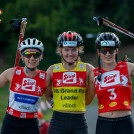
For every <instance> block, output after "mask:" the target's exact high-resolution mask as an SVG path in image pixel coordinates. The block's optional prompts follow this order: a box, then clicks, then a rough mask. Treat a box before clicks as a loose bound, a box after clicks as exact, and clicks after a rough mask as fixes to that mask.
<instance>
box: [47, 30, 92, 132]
mask: <svg viewBox="0 0 134 134" xmlns="http://www.w3.org/2000/svg"><path fill="white" fill-rule="evenodd" d="M82 43H83V40H82V37H81V36H80V34H78V33H76V32H72V31H68V32H63V33H62V34H60V35H59V37H58V40H57V44H58V51H57V52H58V54H59V55H60V56H61V60H62V63H57V64H54V65H52V66H50V67H49V68H48V70H47V73H49V74H50V75H51V78H52V84H53V102H54V104H53V116H52V119H51V122H50V127H49V130H48V134H88V128H87V123H86V120H85V114H84V113H85V110H86V109H85V94H86V92H87V90H86V88H87V82H86V80H87V78H89V75H90V72H91V71H92V70H93V69H94V67H93V66H92V65H90V64H87V63H83V62H81V61H80V57H79V54H80V53H82V48H83V47H82ZM90 82H91V81H90V79H88V83H90Z"/></svg>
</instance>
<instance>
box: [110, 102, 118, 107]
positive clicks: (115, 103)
mask: <svg viewBox="0 0 134 134" xmlns="http://www.w3.org/2000/svg"><path fill="white" fill-rule="evenodd" d="M116 105H117V102H111V103H110V104H109V106H110V107H115V106H116Z"/></svg>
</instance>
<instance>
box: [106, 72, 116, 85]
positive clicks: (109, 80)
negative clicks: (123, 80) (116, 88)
mask: <svg viewBox="0 0 134 134" xmlns="http://www.w3.org/2000/svg"><path fill="white" fill-rule="evenodd" d="M115 77H117V74H114V75H112V74H111V75H109V76H106V77H104V82H105V83H111V82H114V81H115Z"/></svg>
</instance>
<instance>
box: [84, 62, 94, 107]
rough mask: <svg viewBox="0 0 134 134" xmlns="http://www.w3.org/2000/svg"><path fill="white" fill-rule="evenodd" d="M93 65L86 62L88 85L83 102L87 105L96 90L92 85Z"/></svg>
mask: <svg viewBox="0 0 134 134" xmlns="http://www.w3.org/2000/svg"><path fill="white" fill-rule="evenodd" d="M93 69H94V67H93V66H92V65H90V64H87V76H88V86H87V89H86V94H85V104H86V105H88V104H90V103H91V102H92V100H93V98H94V96H95V94H96V92H95V87H94V73H93Z"/></svg>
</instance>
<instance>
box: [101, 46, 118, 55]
mask: <svg viewBox="0 0 134 134" xmlns="http://www.w3.org/2000/svg"><path fill="white" fill-rule="evenodd" d="M115 50H116V48H114V47H111V48H106V47H102V48H100V53H102V54H107V52H109V53H110V54H113V53H114V52H115Z"/></svg>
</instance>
